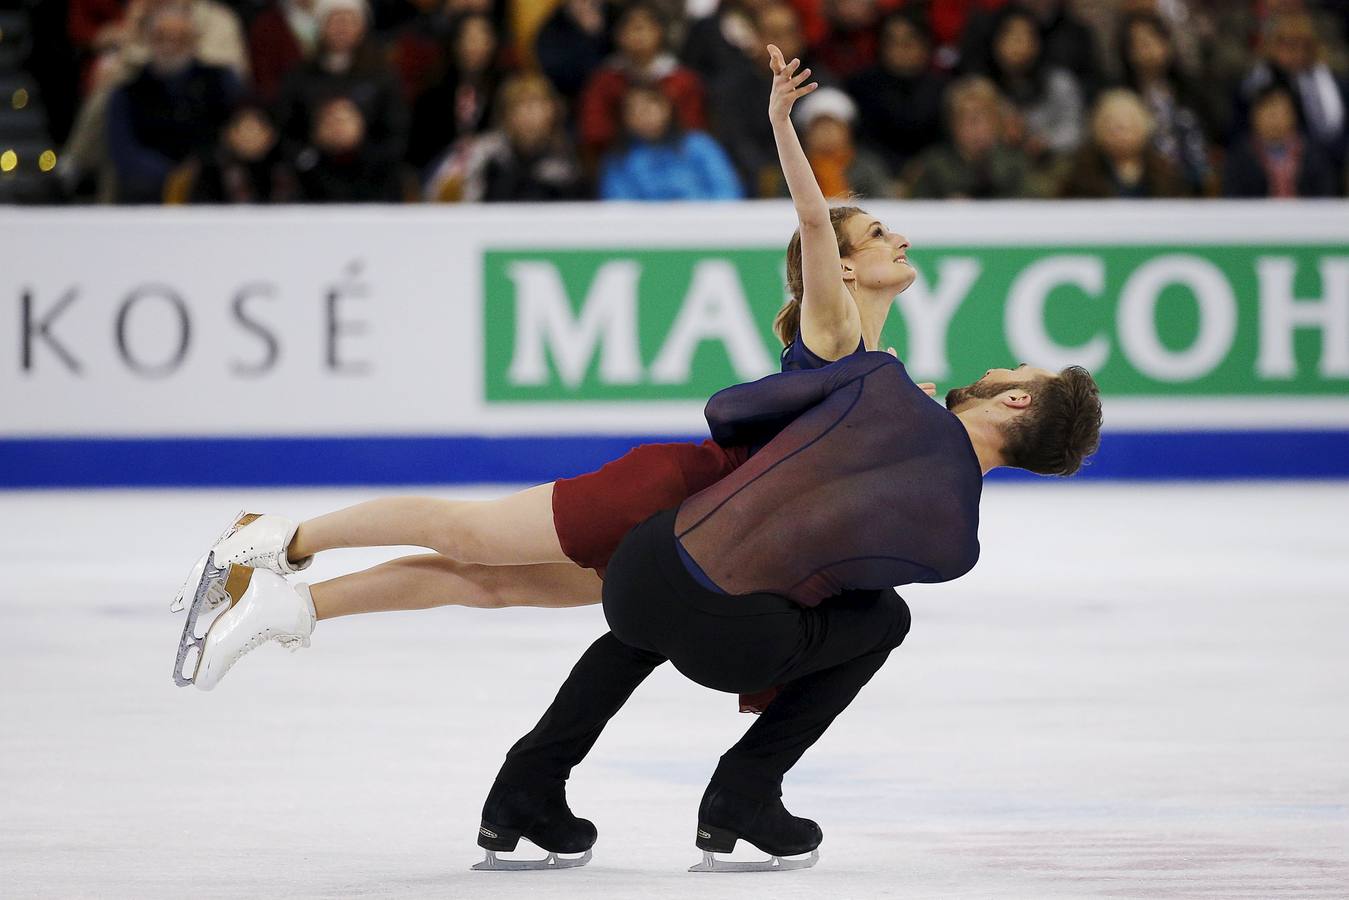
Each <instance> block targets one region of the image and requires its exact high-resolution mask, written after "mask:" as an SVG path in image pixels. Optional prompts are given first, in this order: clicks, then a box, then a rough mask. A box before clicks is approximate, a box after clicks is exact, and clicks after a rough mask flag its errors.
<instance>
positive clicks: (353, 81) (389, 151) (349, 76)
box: [277, 0, 408, 165]
mask: <svg viewBox="0 0 1349 900" xmlns="http://www.w3.org/2000/svg"><path fill="white" fill-rule="evenodd" d="M314 18H315V19H316V20H317V21H318V42H317V46H316V48H315V51H314V56H313V58H312V59H310V60H309V61H308V62H306V63H304V64H303V65H302V66H300V67H299V68H298V69H296V70H295V71H293V72H292V73H291V74H290V75H289V76H288V77H287V79H286V81H285V84H284V86H283V87H282V89H281V98H280V101H279V102H278V104H277V120H278V123H279V124H280V127H281V130H282V133H283V134H284V135H285V137H286V139H287V140H288V141H289V142H290V143H291V144H292V146H295V147H299V146H304V145H307V144H308V142H309V140H310V138H311V136H312V135H313V134H314V130H315V122H316V119H317V114H318V110H319V109H320V108H321V107H322V106H324V104H326V103H328V102H329V101H331V100H333V99H335V98H339V97H342V98H346V99H348V100H350V101H351V102H352V103H353V104H355V106H356V108H357V110H358V111H359V112H360V115H361V119H362V122H363V125H364V140H365V145H366V149H367V150H368V152H369V153H370V154H371V155H372V156H374V157H376V158H379V159H381V160H384V162H385V164H386V165H397V164H398V163H400V162H401V161H402V159H403V151H404V149H405V147H406V146H407V136H408V113H407V107H406V106H405V105H404V103H403V97H402V93H401V89H400V86H399V83H398V78H397V76H396V75H395V74H394V71H393V69H392V68H391V67H390V66H389V64H388V61H387V60H386V59H385V56H384V54H383V52H382V50H381V47H380V46H379V45H378V44H377V43H376V42H375V41H374V40H373V39H371V38H370V36H369V9H368V8H367V7H366V4H365V2H364V0H318V2H317V4H316V5H315V7H314Z"/></svg>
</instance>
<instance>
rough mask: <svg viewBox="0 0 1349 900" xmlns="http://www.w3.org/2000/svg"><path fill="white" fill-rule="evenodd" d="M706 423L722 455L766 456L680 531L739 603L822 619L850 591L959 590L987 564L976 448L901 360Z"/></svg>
mask: <svg viewBox="0 0 1349 900" xmlns="http://www.w3.org/2000/svg"><path fill="white" fill-rule="evenodd" d="M706 413H707V422H708V425H709V426H710V427H711V429H712V437H713V438H714V439H715V440H716V441H717V442H718V443H721V444H723V445H732V444H741V445H743V444H751V445H755V444H763V449H761V450H760V451H759V452H758V453H756V454H755V455H754V456H753V457H751V458H750V460H749V461H748V462H747V463H745V464H744V465H743V466H741V467H740V468H738V469H736V470H735V471H734V472H732V473H731V474H730V475H728V476H726V477H725V478H723V479H722V480H721V481H719V482H717V483H716V484H714V485H712V486H711V487H709V488H707V489H706V490H703V491H700V492H699V493H697V494H695V495H693V496H692V497H689V498H688V499H687V500H685V501H684V502H683V504H682V505H681V506H680V507H679V513H678V516H677V517H676V519H675V533H676V535H677V536H678V538H679V541H680V543H681V544H682V545H683V547H684V549H685V550H686V551H687V553H688V555H689V557H690V558H691V559H692V560H693V561H694V562H695V563H696V565H697V566H698V567H699V568H700V569H701V570H702V571H703V572H705V573H706V575H707V577H708V578H709V579H710V580H711V581H712V582H713V583H714V584H715V585H717V586H718V587H720V588H721V589H722V590H724V591H725V592H726V593H728V594H747V593H755V592H768V593H775V594H781V595H783V596H785V597H788V598H790V599H792V600H795V601H796V602H798V603H801V604H803V605H806V606H814V605H816V604H817V603H819V602H820V601H821V600H823V599H825V598H826V597H832V596H834V595H835V594H838V593H840V592H842V591H845V590H852V589H864V590H866V589H879V588H888V587H894V586H896V585H902V584H909V583H912V582H915V581H918V582H938V581H950V580H951V579H953V578H959V577H960V576H961V575H964V574H965V573H966V572H968V571H969V570H970V569H971V568H973V567H974V564H975V562H976V561H977V560H978V558H979V538H978V530H979V496H980V493H981V491H982V489H983V476H982V474H981V472H980V467H979V460H978V458H977V457H976V456H975V454H974V447H973V446H972V445H971V444H970V440H969V436H968V434H967V433H966V431H965V428H964V426H963V425H961V423H960V420H959V419H957V418H956V417H955V416H953V415H952V414H951V413H949V412H947V410H946V409H945V408H944V407H943V406H942V405H941V404H939V403H936V402H934V401H933V400H932V398H930V397H928V396H927V395H926V394H924V393H923V391H922V389H921V388H919V387H918V386H917V385H915V384H914V383H913V381H912V380H911V379H910V378H909V376H908V373H907V372H906V371H905V370H904V366H903V364H901V363H900V362H899V361H898V360H896V359H895V358H894V357H892V356H890V354H888V353H881V352H864V353H857V354H853V355H850V356H847V357H845V358H843V359H841V360H839V361H838V362H836V363H833V364H831V365H829V366H826V367H825V368H821V369H814V370H808V371H795V372H784V373H782V374H778V375H769V376H768V377H767V378H762V379H760V380H759V381H755V382H751V383H749V384H741V385H736V386H735V387H730V388H727V389H726V390H724V391H721V392H719V393H717V394H716V395H714V396H713V397H712V399H711V400H710V401H708V404H707V410H706Z"/></svg>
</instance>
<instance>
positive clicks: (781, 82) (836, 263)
mask: <svg viewBox="0 0 1349 900" xmlns="http://www.w3.org/2000/svg"><path fill="white" fill-rule="evenodd" d="M768 57H769V65H770V66H771V67H772V69H773V91H772V94H771V95H770V96H769V100H768V118H769V120H770V121H771V122H772V124H773V139H774V140H775V141H776V143H777V148H778V160H779V161H780V162H781V164H782V174H783V177H784V178H785V179H786V181H787V189H788V190H790V191H791V194H792V202H793V203H794V204H795V205H796V217H797V219H798V220H799V221H800V223H801V281H802V291H801V336H802V338H803V340H804V341H805V342H806V345H807V346H808V347H810V349H811V350H812V351H813V352H814V353H816V354H818V355H819V356H822V357H824V358H825V359H838V358H839V357H841V356H844V355H846V354H848V353H851V352H853V351H854V350H856V349H857V344H858V342H859V341H860V340H861V338H862V320H861V316H860V314H859V313H858V311H857V304H856V303H855V302H854V301H853V298H852V295H851V294H849V293H848V290H847V288H846V287H844V285H843V280H842V260H841V258H840V257H839V252H838V238H837V237H836V236H835V234H834V226H833V224H832V223H831V222H830V220H829V203H828V202H827V201H826V200H825V199H824V193H823V192H822V191H821V190H820V185H819V183H818V182H817V181H816V180H815V173H814V172H813V171H811V168H810V161H809V160H808V159H806V152H805V150H804V149H802V147H801V141H800V139H799V138H798V137H797V134H796V128H795V127H793V125H792V120H791V111H792V106H793V105H794V104H795V103H796V101H797V100H798V99H800V98H801V97H804V96H805V95H806V94H809V93H811V92H812V91H814V90H815V89H816V88H817V87H819V85H818V84H816V83H815V82H810V83H806V79H807V78H809V77H810V69H802V70H801V71H800V72H798V71H797V69H798V67H799V66H800V65H801V61H800V60H799V59H793V60H792V61H791V62H785V61H784V60H783V58H782V51H781V50H779V49H778V48H777V47H776V46H774V45H773V44H769V45H768Z"/></svg>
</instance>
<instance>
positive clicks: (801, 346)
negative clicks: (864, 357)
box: [781, 331, 867, 372]
mask: <svg viewBox="0 0 1349 900" xmlns="http://www.w3.org/2000/svg"><path fill="white" fill-rule="evenodd" d="M866 352H867V342H866V341H865V340H861V341H858V342H857V349H856V350H854V351H853V353H866ZM844 359H847V357H844ZM781 362H782V371H784V372H799V371H801V370H802V369H822V368H824V367H825V366H827V365H830V364H832V363H833V362H835V361H834V360H828V359H822V358H821V357H819V356H817V355H815V351H814V350H812V349H810V348H809V347H807V346H806V342H805V341H803V340H801V332H799V331H798V332H797V333H796V339H795V340H793V341H792V342H791V343H790V344H788V345H787V346H785V347H783V348H782V359H781Z"/></svg>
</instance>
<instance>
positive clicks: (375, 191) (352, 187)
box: [295, 95, 404, 203]
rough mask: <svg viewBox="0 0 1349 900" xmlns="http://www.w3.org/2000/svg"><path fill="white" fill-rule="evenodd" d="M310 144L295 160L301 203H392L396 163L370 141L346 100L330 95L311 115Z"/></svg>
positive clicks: (398, 188) (399, 185)
mask: <svg viewBox="0 0 1349 900" xmlns="http://www.w3.org/2000/svg"><path fill="white" fill-rule="evenodd" d="M311 121H312V122H313V126H312V129H313V130H312V140H311V141H310V144H309V146H307V147H305V148H304V149H303V150H301V151H300V153H299V155H298V156H297V157H296V160H295V163H296V171H297V175H298V179H299V187H300V200H301V201H303V202H305V203H396V202H398V201H400V200H402V199H403V193H404V191H403V181H402V178H401V176H400V170H399V167H398V166H397V165H396V160H391V159H390V158H389V157H388V155H387V154H386V151H385V150H384V148H383V147H382V146H381V145H380V144H377V143H375V142H374V141H372V140H370V138H369V136H368V134H367V131H366V119H365V114H364V113H362V112H361V106H360V104H359V103H357V102H356V101H355V100H354V99H353V98H351V97H344V96H341V95H331V96H329V97H327V98H326V99H324V100H321V101H319V103H318V105H317V106H316V107H315V108H314V110H313V111H312V116H311Z"/></svg>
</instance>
